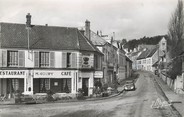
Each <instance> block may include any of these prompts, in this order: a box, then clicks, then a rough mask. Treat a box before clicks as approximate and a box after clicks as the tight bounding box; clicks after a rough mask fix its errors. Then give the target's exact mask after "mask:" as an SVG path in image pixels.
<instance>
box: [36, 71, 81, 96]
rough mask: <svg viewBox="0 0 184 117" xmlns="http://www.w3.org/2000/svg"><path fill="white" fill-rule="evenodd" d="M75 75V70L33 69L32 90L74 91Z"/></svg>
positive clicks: (44, 91)
mask: <svg viewBox="0 0 184 117" xmlns="http://www.w3.org/2000/svg"><path fill="white" fill-rule="evenodd" d="M77 75H78V72H77V71H75V70H34V74H33V92H34V93H46V92H47V91H48V90H51V91H52V92H54V93H76V79H77V77H78V76H77Z"/></svg>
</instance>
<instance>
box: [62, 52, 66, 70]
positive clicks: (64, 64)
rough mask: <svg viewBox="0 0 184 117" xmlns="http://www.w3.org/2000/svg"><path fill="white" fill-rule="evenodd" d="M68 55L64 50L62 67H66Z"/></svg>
mask: <svg viewBox="0 0 184 117" xmlns="http://www.w3.org/2000/svg"><path fill="white" fill-rule="evenodd" d="M66 56H67V53H66V52H62V60H61V61H62V62H61V63H62V68H66Z"/></svg>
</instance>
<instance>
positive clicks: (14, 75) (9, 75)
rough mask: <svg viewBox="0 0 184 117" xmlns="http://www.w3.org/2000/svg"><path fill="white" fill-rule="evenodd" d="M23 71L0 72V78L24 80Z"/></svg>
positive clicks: (24, 73) (24, 72) (24, 74)
mask: <svg viewBox="0 0 184 117" xmlns="http://www.w3.org/2000/svg"><path fill="white" fill-rule="evenodd" d="M25 76H26V71H25V70H0V78H25Z"/></svg>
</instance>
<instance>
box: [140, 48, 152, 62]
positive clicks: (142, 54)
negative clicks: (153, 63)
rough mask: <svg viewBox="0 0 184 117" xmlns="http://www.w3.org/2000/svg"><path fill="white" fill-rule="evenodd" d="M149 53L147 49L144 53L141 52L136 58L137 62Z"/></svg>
mask: <svg viewBox="0 0 184 117" xmlns="http://www.w3.org/2000/svg"><path fill="white" fill-rule="evenodd" d="M149 53H150V50H149V49H146V50H145V51H143V52H142V53H141V54H140V55H139V56H138V57H137V60H140V59H145V58H146V57H147V56H148V54H149Z"/></svg>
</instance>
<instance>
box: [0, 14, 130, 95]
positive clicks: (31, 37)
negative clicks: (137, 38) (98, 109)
mask: <svg viewBox="0 0 184 117" xmlns="http://www.w3.org/2000/svg"><path fill="white" fill-rule="evenodd" d="M26 18H27V22H26V24H16V23H3V22H2V23H0V94H3V95H10V96H11V95H13V94H14V93H15V91H17V90H19V91H21V92H23V94H29V95H32V94H39V93H40V94H41V93H46V92H47V91H48V90H51V91H53V92H55V93H60V94H63V93H70V94H76V93H77V91H78V90H79V89H80V88H81V89H83V90H84V95H85V96H89V95H91V94H93V88H94V84H95V82H101V83H102V84H107V85H108V86H111V84H113V83H115V82H117V81H118V80H121V79H125V78H127V77H129V76H130V75H131V64H132V61H131V60H130V59H129V58H128V57H126V56H125V52H124V51H123V48H122V46H121V47H120V44H119V43H116V45H117V46H118V47H116V46H114V45H113V44H112V43H109V42H106V41H105V40H104V39H103V38H102V37H101V36H99V35H98V34H95V33H94V32H93V31H91V29H90V22H89V21H87V20H86V22H85V30H79V29H78V28H73V27H58V26H48V25H45V26H43V25H32V24H31V15H30V14H28V15H27V16H26Z"/></svg>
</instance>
